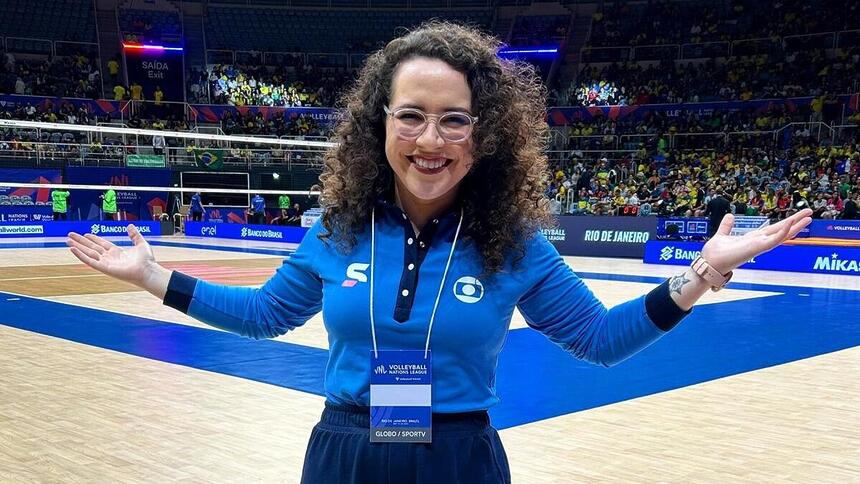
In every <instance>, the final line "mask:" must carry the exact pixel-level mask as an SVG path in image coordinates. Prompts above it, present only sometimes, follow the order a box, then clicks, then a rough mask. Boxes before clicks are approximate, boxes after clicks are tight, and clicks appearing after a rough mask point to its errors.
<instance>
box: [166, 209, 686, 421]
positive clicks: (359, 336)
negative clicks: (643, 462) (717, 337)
mask: <svg viewBox="0 0 860 484" xmlns="http://www.w3.org/2000/svg"><path fill="white" fill-rule="evenodd" d="M458 219H459V211H457V212H456V213H449V214H447V215H445V216H442V217H440V218H439V219H436V220H432V221H430V222H429V223H428V224H427V226H426V227H425V228H424V229H423V230H422V231H421V233H420V235H418V236H416V235H415V234H414V231H413V229H412V226H411V223H410V222H409V220H408V218H407V216H406V214H405V213H404V212H403V211H402V210H400V208H398V207H396V206H394V205H393V204H389V203H384V202H380V203H378V204H377V208H376V255H375V265H376V267H374V268H373V270H374V292H375V296H374V317H375V323H376V337H377V343H378V345H379V349H423V348H424V342H425V338H426V336H427V329H428V324H429V321H430V314H431V311H432V309H433V304H434V302H435V299H436V294H437V291H438V289H439V285H440V282H441V281H442V274H443V272H444V268H445V262H446V260H447V258H448V254H449V251H450V249H451V244H452V242H453V240H454V233H455V230H456V227H457V222H458ZM467 223H468V221H467V220H466V221H464V222H463V226H464V227H465V226H466V224H467ZM320 230H321V225H320V223H319V222H317V224H316V225H314V226H313V227H312V228H311V229H310V231H309V232H308V233H307V235H306V236H305V238H304V240H303V241H302V243H301V244H300V246H299V247H298V249H297V250H296V252H295V253H294V254H293V255H292V256H291V257H290V258H289V259H287V260H285V261H284V263H283V265H282V266H281V267H280V268H279V269H278V270H277V272H276V273H275V274H274V275H273V276H272V278H271V279H269V281H267V282H266V283H265V284H264V285H263V286H262V287H260V288H258V289H254V288H245V287H229V286H223V285H218V284H212V283H209V282H204V281H201V280H197V279H194V278H191V277H189V276H186V275H184V274H181V273H178V272H174V273H173V275H172V276H171V280H170V284H169V287H168V292H167V295H166V296H165V304H167V305H169V306H172V307H175V308H177V309H179V310H182V311H184V312H186V313H187V314H188V315H190V316H192V317H194V318H196V319H199V320H201V321H203V322H205V323H208V324H210V325H212V326H215V327H217V328H221V329H224V330H227V331H231V332H234V333H238V334H240V335H243V336H247V337H250V338H255V339H259V338H272V337H275V336H278V335H282V334H284V333H286V332H288V331H290V330H293V329H296V328H299V327H300V326H302V325H303V324H304V323H305V322H306V321H307V320H308V319H310V318H311V317H312V316H313V315H314V314H316V313H317V312H319V311H322V314H323V320H324V323H325V328H326V330H327V331H328V339H329V360H328V365H327V367H326V378H325V392H326V398H327V400H328V401H330V402H333V403H337V404H351V405H363V406H367V405H369V402H370V352H371V348H372V342H371V329H370V318H369V296H370V293H369V289H370V285H369V276H370V270H371V268H370V224H369V223H368V225H367V226H366V228H365V230H364V231H363V232H361V233H357V234H355V236H356V239H357V243H356V245H355V247H354V248H353V249H352V251H351V252H349V253H348V254H342V253H340V252H339V251H338V250H337V248H336V247H335V245H334V244H333V243H328V244H324V243H323V242H322V241H320V240H319V239H318V238H317V234H318V233H319V232H320ZM461 235H462V233H461ZM515 255H516V254H513V253H512V254H511V255H510V257H508V261H507V263H506V264H505V266H504V269H503V270H502V271H501V272H500V273H498V274H496V275H494V276H492V277H483V276H482V275H481V274H482V266H481V257H480V254H479V252H478V251H477V249H476V247H475V245H474V244H473V243H472V242H471V241H469V240H468V239H464V238H462V237H461V238H460V239H459V240H458V241H457V246H456V249H455V252H454V255H453V258H452V261H451V267H450V269H449V272H448V275H447V278H446V280H445V284H444V288H443V291H442V296H441V299H440V302H439V307H438V309H437V313H436V319H435V322H434V326H433V332H432V336H431V339H430V349H431V351H432V353H433V411H434V412H466V411H474V410H483V409H487V408H489V407H491V406H492V405H494V404H496V403H497V402H498V401H499V397H498V396H497V395H496V389H495V380H496V366H497V362H498V357H499V352H500V351H501V350H502V347H503V346H504V344H505V338H506V335H507V332H508V327H509V325H510V322H511V316H512V314H513V311H514V308H515V307H518V308H519V309H520V311H521V312H522V314H523V316H525V318H526V321H527V322H528V325H529V326H531V327H532V328H533V329H535V330H537V331H540V332H541V333H543V334H544V335H546V336H547V337H548V338H549V339H550V340H551V341H553V342H554V343H556V344H557V345H559V346H560V347H561V348H563V349H564V350H565V351H567V352H569V353H570V354H571V355H572V356H574V357H576V358H579V359H582V360H586V361H589V362H592V363H595V364H599V365H604V366H610V365H613V364H615V363H618V362H620V361H622V360H624V359H625V358H627V357H629V356H630V355H632V354H634V353H636V352H638V351H639V350H641V349H642V348H645V347H646V346H648V345H649V344H651V343H652V342H654V341H656V340H657V339H658V338H660V336H662V335H663V334H664V333H665V332H666V331H668V330H669V329H671V328H672V327H673V326H674V325H675V324H677V323H678V322H679V321H680V320H681V318H682V317H683V316H684V315H685V314H687V313H684V312H683V311H681V310H680V309H679V308H678V307H677V305H675V304H674V302H673V301H672V300H671V298H670V297H669V289H668V285H667V284H666V283H664V284H662V285H661V286H659V287H658V288H656V289H655V290H653V291H651V293H649V294H648V295H647V296H642V297H638V298H636V299H633V300H631V301H628V302H626V303H623V304H620V305H618V306H615V307H613V308H612V309H607V308H606V307H604V305H603V304H602V303H601V302H600V301H599V300H598V299H597V298H595V296H594V295H593V294H592V292H591V291H590V290H589V289H588V288H587V287H586V286H585V284H584V283H583V282H582V280H581V279H580V278H579V277H577V276H576V275H575V274H574V273H573V271H571V270H570V268H569V267H568V266H567V264H566V263H565V262H564V260H563V259H562V258H561V257H560V256H559V254H558V252H557V251H556V249H555V247H553V245H552V244H550V243H549V242H548V241H547V240H546V238H545V237H544V236H543V235H542V234H541V233H540V232H538V233H536V234H534V235H532V236H530V237H529V239H528V240H527V242H526V246H525V255H524V258H523V259H522V260H521V261H520V263H519V265H518V266H516V268H515V267H514V265H513V260H514V258H515Z"/></svg>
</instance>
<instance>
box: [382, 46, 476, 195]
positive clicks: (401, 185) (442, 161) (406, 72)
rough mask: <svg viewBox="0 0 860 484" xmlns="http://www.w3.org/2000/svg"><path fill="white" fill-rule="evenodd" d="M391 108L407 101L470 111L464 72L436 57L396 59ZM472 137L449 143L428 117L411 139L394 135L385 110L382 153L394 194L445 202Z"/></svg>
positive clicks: (466, 162) (436, 109)
mask: <svg viewBox="0 0 860 484" xmlns="http://www.w3.org/2000/svg"><path fill="white" fill-rule="evenodd" d="M388 107H389V109H390V110H391V111H392V112H393V111H395V110H397V109H400V108H404V107H409V108H417V109H420V110H422V111H424V112H425V113H426V114H430V115H441V114H443V113H446V112H449V111H460V112H465V113H469V114H473V115H474V113H473V112H472V93H471V91H470V89H469V84H468V82H467V81H466V76H465V75H464V74H463V73H461V72H459V71H457V70H455V69H454V68H453V67H451V66H450V65H448V64H447V63H445V62H444V61H441V60H438V59H430V58H426V57H416V58H413V59H410V60H407V61H405V62H403V63H401V64H400V65H399V66H398V68H397V71H396V72H395V74H394V77H393V79H392V81H391V99H390V100H389V103H388ZM472 150H473V141H472V138H471V137H469V138H467V139H466V140H464V141H460V142H456V143H452V142H448V141H445V140H444V139H443V138H442V136H441V135H440V134H439V130H438V128H437V125H436V123H434V122H430V123H428V125H427V128H426V129H425V130H424V132H423V133H421V135H420V136H418V138H416V139H412V140H407V139H403V138H402V137H400V136H398V135H397V133H396V132H395V129H394V120H393V119H392V117H391V116H387V117H386V121H385V156H386V158H387V159H388V164H389V165H390V166H391V169H392V170H394V174H395V179H396V184H397V189H398V195H399V196H400V198H401V199H403V198H405V197H411V198H412V199H414V202H417V203H419V204H422V205H428V204H431V205H439V206H440V207H441V208H443V209H444V208H445V206H447V205H448V204H450V203H452V202H453V200H454V198H455V197H456V194H457V187H458V186H459V185H460V182H461V181H462V180H463V177H465V176H466V174H467V173H468V172H469V169H470V168H471V167H472V163H473V161H474V160H473V158H472Z"/></svg>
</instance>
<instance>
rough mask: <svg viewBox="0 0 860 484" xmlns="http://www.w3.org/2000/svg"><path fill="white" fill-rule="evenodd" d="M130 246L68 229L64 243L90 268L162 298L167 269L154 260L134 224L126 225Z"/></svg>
mask: <svg viewBox="0 0 860 484" xmlns="http://www.w3.org/2000/svg"><path fill="white" fill-rule="evenodd" d="M127 230H128V236H129V238H130V239H131V242H132V244H134V245H133V246H132V247H128V248H123V247H119V246H117V245H115V244H113V243H112V242H110V241H108V240H105V239H103V238H101V237H99V236H97V235H93V234H86V235H80V234H77V233H74V232H71V233H69V238H68V239H67V240H66V244H67V245H68V246H69V247H70V248H71V251H72V254H74V256H75V257H77V258H78V260H80V261H81V262H83V263H84V264H86V265H88V266H90V267H92V268H93V269H95V270H97V271H99V272H101V273H103V274H106V275H108V276H111V277H114V278H117V279H119V280H121V281H125V282H129V283H131V284H134V285H136V286H139V287H141V288H143V289H146V290H147V291H149V292H151V293H152V294H154V295H155V296H157V297H160V298H162V299H163V298H164V294H165V293H166V292H167V284H168V282H170V274H171V271H169V270H168V269H165V268H164V267H162V266H160V265H159V264H158V263H157V262H156V261H155V256H154V255H153V254H152V248H151V247H150V246H149V244H148V243H147V242H146V240H144V238H143V236H142V235H140V232H139V231H138V230H137V227H135V226H134V225H129V226H128V229H127Z"/></svg>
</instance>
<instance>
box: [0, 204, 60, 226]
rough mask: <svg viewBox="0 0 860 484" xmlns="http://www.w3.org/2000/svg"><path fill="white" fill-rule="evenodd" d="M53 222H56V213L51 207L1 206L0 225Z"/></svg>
mask: <svg viewBox="0 0 860 484" xmlns="http://www.w3.org/2000/svg"><path fill="white" fill-rule="evenodd" d="M52 220H54V211H53V210H52V209H51V206H50V205H0V223H2V222H50V221H52Z"/></svg>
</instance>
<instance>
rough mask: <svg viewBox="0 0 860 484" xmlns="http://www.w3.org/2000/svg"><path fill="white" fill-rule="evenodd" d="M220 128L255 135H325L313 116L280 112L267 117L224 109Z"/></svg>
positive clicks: (228, 132) (228, 131) (233, 132)
mask: <svg viewBox="0 0 860 484" xmlns="http://www.w3.org/2000/svg"><path fill="white" fill-rule="evenodd" d="M221 129H222V130H223V131H224V133H226V134H246V135H256V136H260V135H262V136H277V137H281V136H325V135H326V130H325V129H324V127H322V126H321V125H320V124H319V123H317V121H316V119H314V117H313V116H311V115H308V114H302V115H299V116H297V117H295V118H290V119H288V118H286V117H285V116H283V115H282V114H280V113H279V114H277V115H271V116H269V117H268V118H266V117H264V116H263V114H262V113H259V112H258V113H256V114H253V113H248V114H244V115H243V114H241V113H238V112H236V113H231V112H229V111H226V112H225V113H224V116H223V117H222V118H221Z"/></svg>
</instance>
